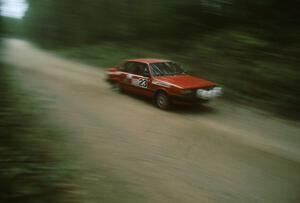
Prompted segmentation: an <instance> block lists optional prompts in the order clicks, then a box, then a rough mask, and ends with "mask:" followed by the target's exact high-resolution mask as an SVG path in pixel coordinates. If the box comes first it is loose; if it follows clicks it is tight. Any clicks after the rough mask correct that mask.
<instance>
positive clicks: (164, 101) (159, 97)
mask: <svg viewBox="0 0 300 203" xmlns="http://www.w3.org/2000/svg"><path fill="white" fill-rule="evenodd" d="M155 103H156V105H157V107H158V108H160V109H164V110H166V109H168V108H169V107H170V99H169V97H168V95H167V94H166V93H165V92H159V93H157V94H156V97H155Z"/></svg>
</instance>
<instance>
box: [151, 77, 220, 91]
mask: <svg viewBox="0 0 300 203" xmlns="http://www.w3.org/2000/svg"><path fill="white" fill-rule="evenodd" d="M155 79H156V80H159V81H161V82H166V83H169V84H170V85H174V86H177V87H179V88H183V89H192V88H203V87H209V86H213V85H216V84H215V83H213V82H210V81H208V80H203V79H201V78H198V77H195V76H191V75H175V76H158V77H155Z"/></svg>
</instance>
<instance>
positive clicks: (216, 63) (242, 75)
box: [55, 39, 300, 119]
mask: <svg viewBox="0 0 300 203" xmlns="http://www.w3.org/2000/svg"><path fill="white" fill-rule="evenodd" d="M204 41H205V40H204ZM206 41H213V40H211V39H207V40H206ZM212 43H213V42H211V44H205V43H201V45H197V44H195V45H193V47H192V48H191V49H189V50H186V51H181V52H175V51H172V50H169V51H168V50H163V49H155V48H153V47H152V48H151V47H150V48H149V49H146V48H145V46H139V45H132V44H131V45H129V44H124V43H117V42H105V43H102V44H97V45H89V46H81V47H71V48H70V47H68V48H61V49H58V50H55V52H56V53H58V54H59V55H61V56H63V57H67V58H71V59H75V60H78V61H80V62H84V63H88V64H91V65H95V66H98V67H109V66H112V65H115V64H118V63H119V62H120V61H122V60H123V59H128V58H136V57H137V58H138V57H142V58H144V57H145V58H146V57H150V58H166V59H172V60H175V61H178V62H180V63H182V64H183V66H184V68H185V69H186V70H188V71H189V72H192V73H193V74H196V75H199V76H201V77H203V78H205V79H208V80H212V81H215V82H217V83H219V84H221V85H223V86H224V87H225V91H226V93H225V98H227V99H229V100H234V101H238V102H243V103H246V104H247V105H250V106H255V107H257V108H261V109H264V110H268V111H270V112H274V113H276V114H277V115H280V116H284V117H288V118H292V119H300V118H299V115H298V114H297V112H299V111H300V109H299V105H298V104H299V103H300V100H299V97H298V96H297V94H295V92H297V90H298V87H299V83H297V80H298V78H299V72H298V71H297V68H295V63H296V62H293V63H290V62H291V61H293V60H289V59H288V58H284V57H283V56H282V57H281V58H280V60H278V61H276V59H277V58H276V57H275V58H272V56H269V55H271V53H269V54H268V57H261V56H260V53H257V55H241V54H243V53H242V51H240V52H239V51H235V52H234V50H239V49H242V48H244V47H243V46H244V45H240V44H238V43H237V44H238V45H236V46H237V47H230V49H228V50H229V51H227V52H224V51H222V50H220V49H217V48H213V46H212ZM214 43H215V42H214ZM224 46H226V45H224ZM228 46H229V45H228ZM153 50H154V51H153ZM261 52H262V53H263V52H264V51H261ZM244 54H245V53H244ZM274 55H275V54H274ZM285 61H290V62H289V63H285Z"/></svg>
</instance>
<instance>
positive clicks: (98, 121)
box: [3, 39, 300, 203]
mask: <svg viewBox="0 0 300 203" xmlns="http://www.w3.org/2000/svg"><path fill="white" fill-rule="evenodd" d="M3 58H4V60H5V62H6V63H8V64H11V65H12V67H14V73H15V74H16V77H17V78H19V80H20V82H21V84H22V85H23V86H24V88H26V89H28V90H30V91H32V92H34V94H35V95H36V97H37V99H39V100H41V101H43V104H44V105H45V106H46V107H47V109H48V111H49V118H45V119H49V120H51V121H53V122H55V123H57V124H58V125H59V126H60V127H62V128H64V129H65V130H66V131H68V132H70V135H69V136H68V137H67V139H66V140H65V142H66V143H64V145H63V146H64V148H65V149H67V150H68V151H69V152H70V153H71V154H73V155H74V156H75V157H76V158H75V160H76V161H75V162H74V166H75V167H77V168H78V171H79V174H78V177H77V178H75V179H74V182H76V183H77V184H79V185H80V188H81V189H80V191H79V192H80V194H81V196H82V201H84V202H122V203H123V202H143V203H144V202H149V203H150V202H151V203H152V202H159V203H160V202H170V203H174V202H179V203H183V202H184V203H185V202H187V203H192V202H194V203H199V202H230V203H231V202H280V203H281V202H295V203H297V202H300V130H299V129H300V128H299V124H298V123H292V122H290V121H284V120H281V119H279V118H275V117H274V116H272V115H269V114H267V113H264V112H261V111H258V110H255V109H251V108H248V107H245V106H239V105H237V104H231V103H229V102H228V101H227V102H226V101H223V100H222V99H220V100H218V101H215V102H212V103H211V104H209V105H206V106H199V107H178V108H176V109H174V110H172V111H169V112H165V111H161V110H159V109H157V108H155V107H154V106H153V105H152V104H151V102H149V101H147V100H145V99H141V98H137V97H135V96H132V95H127V94H120V93H118V92H115V91H112V90H111V88H110V86H109V84H107V83H106V82H105V80H104V78H105V75H104V71H103V70H102V69H100V68H97V67H91V66H87V65H83V64H80V63H77V62H72V61H69V60H66V59H62V58H59V57H57V56H55V55H54V54H50V53H47V52H45V51H43V50H41V49H38V48H36V47H34V46H33V45H32V44H30V43H28V42H25V41H21V40H15V39H7V40H6V41H5V49H4V55H3ZM57 153H59V151H58V152H57Z"/></svg>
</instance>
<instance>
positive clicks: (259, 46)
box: [2, 0, 300, 117]
mask: <svg viewBox="0 0 300 203" xmlns="http://www.w3.org/2000/svg"><path fill="white" fill-rule="evenodd" d="M13 2H16V3H15V5H17V7H19V8H10V11H7V10H9V9H7V7H9V6H7V4H14V3H13ZM2 4H3V6H2V8H5V5H6V9H2V13H3V14H4V15H5V16H4V18H3V21H4V25H5V36H10V37H11V36H15V37H19V38H27V39H30V40H31V41H34V42H35V43H37V44H38V45H40V46H44V47H46V48H49V49H52V50H54V51H56V52H57V53H60V54H62V55H64V56H67V57H73V58H76V59H80V60H84V61H85V62H89V63H92V64H96V65H98V66H100V67H105V66H110V65H114V64H116V63H118V62H119V61H120V59H124V58H133V57H162V58H169V59H173V60H177V61H179V62H181V63H183V64H184V66H185V68H186V69H189V70H190V71H191V72H194V73H197V74H200V75H201V76H203V77H207V78H208V79H211V80H214V81H217V82H219V83H220V84H222V85H224V86H225V87H226V96H227V97H230V98H231V99H236V100H242V101H246V102H248V104H252V105H256V106H259V107H263V108H264V109H269V110H271V111H274V112H276V113H278V114H280V115H286V116H289V117H298V116H299V103H300V102H299V94H298V92H299V88H300V86H299V84H300V83H299V78H300V76H299V60H300V59H299V56H300V55H299V53H300V27H299V24H300V14H299V11H298V8H299V7H300V4H299V2H298V1H292V0H287V1H281V0H268V1H262V0H252V1H249V0H186V1H181V0H165V1H158V0H117V1H110V0H77V1H72V0H40V1H34V0H27V1H25V0H2ZM14 9H15V10H14ZM16 10H17V11H16ZM21 10H23V11H25V12H24V13H23V14H22V11H21ZM8 16H13V17H15V18H12V17H8ZM16 17H17V18H16Z"/></svg>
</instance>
